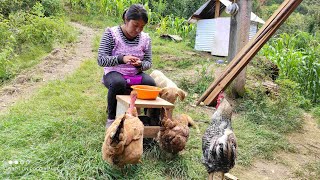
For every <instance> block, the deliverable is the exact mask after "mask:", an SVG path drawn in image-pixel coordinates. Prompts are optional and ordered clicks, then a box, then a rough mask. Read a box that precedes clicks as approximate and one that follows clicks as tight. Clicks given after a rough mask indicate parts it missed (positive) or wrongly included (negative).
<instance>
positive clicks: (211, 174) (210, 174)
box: [208, 172, 214, 180]
mask: <svg viewBox="0 0 320 180" xmlns="http://www.w3.org/2000/svg"><path fill="white" fill-rule="evenodd" d="M213 174H214V172H212V173H209V177H208V180H213Z"/></svg>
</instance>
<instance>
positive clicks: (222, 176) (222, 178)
mask: <svg viewBox="0 0 320 180" xmlns="http://www.w3.org/2000/svg"><path fill="white" fill-rule="evenodd" d="M221 180H224V172H221Z"/></svg>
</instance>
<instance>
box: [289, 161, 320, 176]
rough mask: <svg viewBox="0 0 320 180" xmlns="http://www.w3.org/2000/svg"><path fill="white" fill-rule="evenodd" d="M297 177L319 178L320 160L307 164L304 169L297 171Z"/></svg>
mask: <svg viewBox="0 0 320 180" xmlns="http://www.w3.org/2000/svg"><path fill="white" fill-rule="evenodd" d="M295 175H296V177H300V178H302V177H303V179H312V180H313V179H314V180H316V179H319V177H320V162H313V163H308V164H306V165H305V166H304V167H303V168H302V169H299V170H297V171H296V172H295Z"/></svg>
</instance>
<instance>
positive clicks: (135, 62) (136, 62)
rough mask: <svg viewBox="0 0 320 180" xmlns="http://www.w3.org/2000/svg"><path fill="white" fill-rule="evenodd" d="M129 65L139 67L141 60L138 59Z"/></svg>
mask: <svg viewBox="0 0 320 180" xmlns="http://www.w3.org/2000/svg"><path fill="white" fill-rule="evenodd" d="M131 64H132V65H133V66H141V64H142V62H141V60H140V59H139V60H136V61H134V62H131Z"/></svg>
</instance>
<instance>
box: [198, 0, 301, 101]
mask: <svg viewBox="0 0 320 180" xmlns="http://www.w3.org/2000/svg"><path fill="white" fill-rule="evenodd" d="M290 1H291V0H285V1H284V2H283V3H282V4H281V5H280V6H279V8H278V9H277V10H276V11H275V12H274V13H273V15H272V16H271V17H270V18H269V19H268V20H267V22H266V23H265V24H264V25H263V26H262V28H261V29H260V30H259V31H258V32H257V34H256V35H255V36H254V37H253V38H252V39H251V40H250V41H249V43H247V44H246V46H245V47H244V48H242V50H241V51H240V52H239V53H238V54H237V55H236V56H235V57H234V58H233V60H232V61H231V62H230V63H229V64H228V66H227V67H226V69H225V71H224V72H223V73H222V74H221V75H220V76H219V78H217V79H216V80H215V81H214V82H213V83H212V84H211V85H210V86H209V88H208V89H207V90H206V91H205V92H204V93H203V94H202V96H201V97H200V98H199V100H198V101H197V103H196V105H199V104H200V103H201V102H202V101H204V99H205V98H207V97H208V95H209V94H210V93H211V92H212V91H213V89H214V88H215V87H216V86H217V85H218V84H219V83H220V81H221V80H222V79H223V78H224V77H225V76H226V75H227V74H228V73H229V72H230V71H231V69H232V68H233V66H235V64H237V63H238V62H237V61H236V60H240V57H241V55H242V54H244V53H245V51H246V49H248V48H250V46H252V45H253V43H254V42H255V41H256V39H257V38H258V37H259V36H260V35H261V34H262V33H263V32H264V31H265V29H266V28H267V27H268V26H270V24H271V23H272V22H273V21H274V19H275V18H276V17H277V16H278V15H279V13H281V11H282V10H283V8H285V7H286V6H287V5H288V4H289V2H290ZM299 1H300V2H301V0H299ZM300 2H299V3H300Z"/></svg>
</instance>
